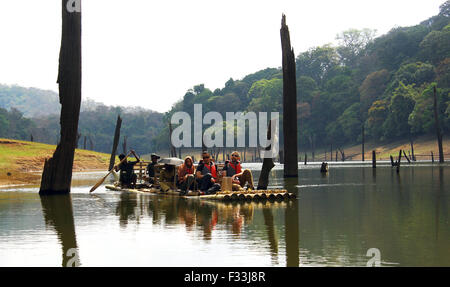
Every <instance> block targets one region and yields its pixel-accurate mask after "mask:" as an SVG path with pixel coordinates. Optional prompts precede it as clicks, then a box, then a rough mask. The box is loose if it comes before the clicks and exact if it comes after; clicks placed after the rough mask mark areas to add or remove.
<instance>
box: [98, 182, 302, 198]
mask: <svg viewBox="0 0 450 287" xmlns="http://www.w3.org/2000/svg"><path fill="white" fill-rule="evenodd" d="M105 187H106V188H107V189H109V190H115V191H126V192H138V193H154V194H161V195H170V196H179V197H182V198H200V199H209V200H223V201H244V200H248V201H252V200H255V201H257V200H273V201H275V200H278V201H281V200H288V199H295V198H296V195H295V194H294V193H289V192H288V191H287V190H285V189H270V190H242V191H219V192H217V193H216V194H201V193H200V192H198V191H190V192H189V193H188V194H186V195H180V192H181V191H180V190H176V191H175V190H169V191H167V192H164V191H162V190H161V189H159V188H152V187H150V188H148V187H147V188H145V187H144V188H137V189H131V188H122V187H120V186H115V185H106V186H105Z"/></svg>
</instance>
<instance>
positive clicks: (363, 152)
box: [361, 124, 365, 161]
mask: <svg viewBox="0 0 450 287" xmlns="http://www.w3.org/2000/svg"><path fill="white" fill-rule="evenodd" d="M361 135H362V161H364V154H365V150H364V144H365V142H364V124H363V125H362V131H361Z"/></svg>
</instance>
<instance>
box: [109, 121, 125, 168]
mask: <svg viewBox="0 0 450 287" xmlns="http://www.w3.org/2000/svg"><path fill="white" fill-rule="evenodd" d="M121 126H122V119H121V118H120V115H118V116H117V122H116V130H115V132H114V141H113V147H112V151H111V157H110V158H109V167H108V170H111V169H112V168H113V167H114V162H115V161H116V150H117V145H118V144H119V139H120V127H121Z"/></svg>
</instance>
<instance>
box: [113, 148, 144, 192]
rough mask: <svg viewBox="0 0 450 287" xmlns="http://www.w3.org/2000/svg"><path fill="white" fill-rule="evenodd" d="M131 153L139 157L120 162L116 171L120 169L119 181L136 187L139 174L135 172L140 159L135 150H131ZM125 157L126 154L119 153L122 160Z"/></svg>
mask: <svg viewBox="0 0 450 287" xmlns="http://www.w3.org/2000/svg"><path fill="white" fill-rule="evenodd" d="M131 153H132V154H133V155H134V157H135V158H136V159H137V160H136V161H127V160H126V159H125V160H124V161H123V162H122V163H121V164H119V165H118V166H117V167H116V171H119V170H120V175H119V183H120V185H121V186H123V187H130V188H135V187H136V182H137V175H136V174H135V173H134V165H135V164H137V163H138V162H139V161H140V159H139V157H138V156H137V155H136V153H135V152H134V150H131ZM124 158H125V155H124V154H123V153H121V154H120V155H119V159H120V161H122V160H123V159H124Z"/></svg>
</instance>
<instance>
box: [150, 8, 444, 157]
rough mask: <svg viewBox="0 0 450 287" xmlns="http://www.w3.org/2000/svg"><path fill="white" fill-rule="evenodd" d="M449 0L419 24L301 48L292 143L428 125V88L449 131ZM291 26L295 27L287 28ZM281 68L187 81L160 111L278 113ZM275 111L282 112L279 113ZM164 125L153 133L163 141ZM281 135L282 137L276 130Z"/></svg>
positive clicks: (357, 138)
mask: <svg viewBox="0 0 450 287" xmlns="http://www.w3.org/2000/svg"><path fill="white" fill-rule="evenodd" d="M449 16H450V1H446V2H445V3H444V4H442V5H441V6H440V13H439V14H438V15H436V16H434V17H431V18H430V19H428V20H426V21H423V22H422V23H420V24H419V25H416V26H412V27H399V28H394V29H392V30H391V31H390V32H389V33H387V34H386V35H383V36H380V37H377V38H374V35H375V31H373V30H370V29H363V30H356V29H351V30H348V31H344V32H342V33H341V34H339V35H337V40H339V45H338V46H337V47H335V46H332V45H330V44H328V45H324V46H320V47H314V48H311V49H309V50H308V51H306V52H303V53H300V54H299V55H298V56H297V58H296V65H297V71H296V73H297V98H298V106H297V108H298V122H297V124H298V125H299V129H298V131H299V134H298V137H299V143H300V145H301V146H302V147H303V148H308V149H310V148H312V149H314V148H315V147H319V146H326V145H329V144H333V145H334V146H335V147H338V146H340V145H344V144H348V143H358V142H361V135H362V129H363V127H364V128H365V135H366V139H372V140H375V141H382V142H387V141H392V140H396V139H399V138H409V137H412V138H414V137H415V136H418V135H422V134H426V133H431V132H434V131H435V130H434V114H433V97H432V96H433V87H434V86H436V87H437V97H438V105H439V119H440V121H441V127H442V128H443V131H444V132H445V133H448V132H449V131H450V99H449V91H450V89H449V87H450V25H449V23H450V22H449ZM291 33H295V31H291ZM282 88H283V84H282V72H281V70H280V69H275V68H268V69H265V70H262V71H259V72H257V73H254V74H251V75H248V76H246V77H244V78H243V79H242V80H233V79H229V80H228V81H227V82H226V83H225V87H224V88H223V89H216V90H214V91H211V90H209V89H207V88H206V87H205V86H204V85H203V84H200V85H196V86H194V88H193V89H190V90H188V91H187V92H186V94H185V95H184V97H183V98H182V99H181V100H180V101H179V102H177V103H176V104H174V105H173V107H172V109H171V110H170V111H169V112H168V113H166V115H165V121H168V120H169V119H170V117H171V115H172V114H173V113H174V112H176V111H185V112H188V113H189V114H190V115H191V116H193V114H192V113H193V104H196V103H199V104H200V103H201V104H203V112H204V113H207V112H209V111H217V112H220V113H221V114H222V116H223V117H224V118H225V112H236V111H267V112H268V111H278V112H280V114H281V113H282ZM281 118H282V114H281ZM168 138H169V137H168V129H167V128H166V126H164V130H163V132H162V133H161V134H160V135H159V137H158V138H157V139H156V140H155V144H156V146H157V147H158V148H163V147H167V145H168ZM280 138H281V139H282V136H281V137H280Z"/></svg>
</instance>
